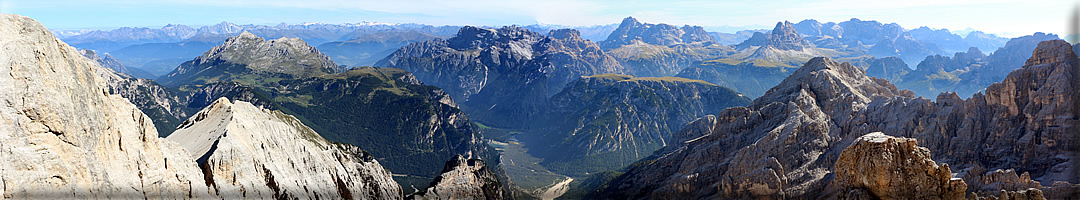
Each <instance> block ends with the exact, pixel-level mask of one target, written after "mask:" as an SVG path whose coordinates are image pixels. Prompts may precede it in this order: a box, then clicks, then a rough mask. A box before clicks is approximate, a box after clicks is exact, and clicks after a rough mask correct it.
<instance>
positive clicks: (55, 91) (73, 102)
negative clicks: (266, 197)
mask: <svg viewBox="0 0 1080 200" xmlns="http://www.w3.org/2000/svg"><path fill="white" fill-rule="evenodd" d="M0 47H2V48H3V51H2V52H3V53H0V63H2V64H0V65H2V66H0V74H2V75H0V141H3V143H0V180H2V181H0V182H2V184H3V185H2V187H0V188H3V189H0V193H3V196H4V198H51V197H62V198H143V197H160V198H201V197H205V196H206V195H208V193H207V189H206V187H205V185H203V181H202V180H201V179H202V177H203V176H202V173H200V172H199V169H198V168H197V167H196V165H194V164H193V163H194V161H193V160H192V159H191V157H189V156H188V155H187V154H188V153H187V151H186V150H184V149H183V148H181V147H179V146H177V145H176V144H175V143H171V142H165V141H164V140H161V139H159V138H157V131H156V130H155V129H154V125H153V123H151V120H150V118H148V117H147V116H146V115H144V114H143V113H142V112H141V111H139V110H138V109H136V108H135V106H134V105H132V104H131V103H130V102H128V101H127V100H125V99H124V98H122V97H120V96H118V95H109V94H108V91H107V85H106V82H105V80H103V78H102V77H100V76H99V74H100V73H102V72H103V71H104V70H107V69H105V68H102V67H100V66H98V65H97V64H96V63H94V62H93V61H90V60H88V59H86V58H84V57H83V56H82V55H81V54H80V53H79V52H78V51H76V49H75V48H73V47H71V46H68V45H67V44H66V43H64V42H62V41H60V40H58V39H56V37H54V36H53V35H52V33H51V32H49V30H48V29H46V28H45V27H44V26H42V25H41V23H39V22H37V21H35V20H33V19H30V18H28V17H23V16H18V15H12V14H2V15H0Z"/></svg>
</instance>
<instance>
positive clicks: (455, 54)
mask: <svg viewBox="0 0 1080 200" xmlns="http://www.w3.org/2000/svg"><path fill="white" fill-rule="evenodd" d="M966 34H967V37H960V35H957V34H953V32H951V31H949V30H945V29H931V28H928V27H920V28H917V29H910V30H909V29H905V28H903V27H901V26H900V25H898V24H895V23H881V22H877V21H864V20H859V19H856V18H852V19H851V20H849V21H844V22H826V23H821V22H818V21H816V20H803V21H800V22H798V23H792V22H788V21H780V22H777V23H776V25H775V27H774V28H773V29H772V30H745V31H741V32H737V33H732V34H728V33H710V32H707V31H706V30H705V28H704V27H701V26H694V25H682V26H675V25H669V24H664V23H645V22H641V21H638V20H637V19H636V18H633V17H627V18H624V19H623V20H622V22H621V23H619V24H611V25H598V26H591V27H566V26H559V25H529V26H516V25H515V26H504V27H485V26H462V27H457V26H428V25H419V24H394V25H391V24H379V23H361V24H337V25H335V24H319V23H307V24H300V25H288V24H279V25H277V26H261V25H236V24H231V23H227V22H223V23H220V24H217V25H213V26H205V27H200V28H198V29H195V28H191V27H187V26H183V25H169V26H166V27H164V28H162V29H148V28H122V29H116V30H112V31H77V32H64V31H49V30H48V29H46V28H45V27H43V26H42V25H41V24H40V23H38V22H37V21H34V20H33V19H30V18H27V17H22V16H18V15H10V14H3V15H0V36H3V37H0V44H3V45H2V46H4V47H5V50H6V52H7V53H4V54H0V62H4V63H9V64H10V65H9V67H0V74H9V75H11V76H3V77H10V78H3V77H0V82H3V83H6V84H0V87H6V89H0V98H6V99H7V100H6V101H0V102H7V103H6V104H0V112H3V113H7V114H4V115H0V116H2V117H0V121H7V122H10V123H2V124H0V130H7V131H0V139H3V140H4V141H8V142H5V144H3V145H0V159H2V160H4V162H0V171H4V172H5V173H0V180H2V181H0V182H3V183H4V184H3V185H4V186H3V187H0V194H4V196H5V197H7V198H200V199H201V198H275V199H294V198H296V199H299V198H309V199H310V198H340V199H552V198H565V199H673V198H674V199H705V198H708V199H749V198H756V199H789V198H790V199H820V198H829V199H832V198H838V199H1044V198H1049V199H1068V198H1071V196H1075V194H1076V193H1077V191H1080V185H1078V184H1076V183H1080V176H1078V174H1080V168H1077V167H1074V164H1073V163H1074V162H1075V155H1076V151H1077V150H1078V149H1080V146H1077V144H1078V143H1077V142H1076V140H1077V136H1076V135H1075V134H1073V133H1078V132H1080V130H1078V129H1077V127H1080V126H1077V125H1080V124H1078V123H1080V120H1078V116H1080V111H1078V110H1077V108H1080V100H1078V99H1077V97H1080V96H1078V95H1076V93H1075V91H1076V88H1078V87H1080V82H1078V81H1077V80H1075V78H1073V77H1080V68H1077V67H1076V66H1078V65H1080V57H1078V56H1077V53H1076V52H1077V49H1080V45H1076V46H1073V45H1070V44H1068V43H1066V42H1064V41H1061V40H1058V36H1057V35H1053V34H1044V33H1035V34H1033V35H1029V36H1024V37H1019V38H1013V39H1005V38H1000V37H997V36H994V35H989V34H985V33H982V32H978V31H968V33H966ZM57 36H59V37H60V38H58V37H57ZM260 36H261V37H260ZM275 38H277V39H275ZM62 40H63V41H62ZM69 43H70V44H72V45H68V44H69ZM73 46H75V47H73ZM77 47H81V49H77ZM983 48H985V49H983ZM984 51H985V52H987V53H989V54H987V53H984ZM367 65H373V66H367ZM154 74H158V75H162V76H155V75H154ZM963 97H967V98H963Z"/></svg>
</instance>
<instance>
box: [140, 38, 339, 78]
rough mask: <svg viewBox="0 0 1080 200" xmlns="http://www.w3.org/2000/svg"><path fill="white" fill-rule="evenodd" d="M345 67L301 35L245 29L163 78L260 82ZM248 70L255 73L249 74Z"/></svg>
mask: <svg viewBox="0 0 1080 200" xmlns="http://www.w3.org/2000/svg"><path fill="white" fill-rule="evenodd" d="M342 71H345V69H344V68H343V67H341V66H338V65H337V64H335V63H334V61H332V60H330V57H327V56H326V55H323V54H322V53H321V52H319V50H317V49H315V47H312V46H310V45H308V44H307V43H306V42H304V41H303V40H301V39H299V38H281V39H275V40H265V39H263V38H261V37H258V36H255V35H254V34H251V33H249V32H246V31H245V32H243V33H241V34H240V35H238V36H233V37H229V39H227V40H225V43H224V44H222V45H221V46H217V47H214V48H213V49H210V51H206V52H205V53H203V55H202V56H199V57H196V58H195V60H191V61H188V62H184V64H181V65H180V67H178V68H176V70H174V71H173V72H172V73H169V75H166V76H165V77H162V78H161V80H160V81H161V82H162V84H163V85H166V86H170V87H174V86H179V85H184V84H205V83H207V82H212V81H246V82H248V84H259V83H261V82H262V81H263V80H264V79H269V78H274V77H276V78H308V77H314V76H319V75H323V74H330V73H336V72H342ZM248 74H254V75H255V76H245V75H248Z"/></svg>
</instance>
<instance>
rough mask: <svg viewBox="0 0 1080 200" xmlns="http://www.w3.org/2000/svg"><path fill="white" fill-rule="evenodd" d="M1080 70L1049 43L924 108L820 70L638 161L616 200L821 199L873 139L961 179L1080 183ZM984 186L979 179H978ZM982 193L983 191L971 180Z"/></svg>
mask: <svg viewBox="0 0 1080 200" xmlns="http://www.w3.org/2000/svg"><path fill="white" fill-rule="evenodd" d="M1077 66H1080V58H1078V57H1077V56H1076V54H1075V53H1073V51H1072V46H1070V45H1068V44H1067V43H1065V42H1064V41H1061V40H1054V41H1044V42H1041V43H1040V45H1039V47H1038V48H1037V49H1035V51H1034V52H1033V54H1032V57H1031V58H1030V59H1028V62H1027V63H1026V64H1024V65H1023V67H1021V69H1018V70H1015V71H1013V72H1012V73H1010V74H1009V76H1008V77H1007V78H1005V79H1004V80H1003V81H1002V82H1001V83H995V84H993V85H991V86H990V87H988V88H986V92H985V93H977V94H975V95H974V96H973V97H972V98H969V99H967V100H963V99H960V98H959V97H958V96H956V94H955V93H943V94H941V95H939V96H938V98H937V100H936V101H933V102H932V101H930V100H928V99H924V98H916V97H914V95H913V94H912V93H911V92H909V91H901V90H897V89H896V87H895V86H893V85H891V84H888V83H887V82H886V81H884V80H881V79H876V78H869V77H866V76H865V75H864V74H863V72H862V70H861V69H858V68H855V67H854V66H851V65H850V64H840V63H836V62H832V61H831V59H827V58H816V59H813V60H811V61H810V62H808V63H807V64H806V65H804V66H803V67H802V68H800V69H799V70H798V71H796V72H795V73H793V75H792V76H790V77H788V78H787V79H785V80H784V82H782V83H781V84H780V85H778V86H776V87H774V88H773V89H771V90H770V91H769V92H768V93H766V94H765V95H764V96H762V97H761V98H758V99H756V100H755V101H754V103H752V104H751V105H749V106H747V107H735V108H729V109H726V110H724V111H723V112H720V113H719V114H718V115H716V118H717V122H716V124H715V125H714V126H713V130H712V132H711V134H710V135H706V136H703V137H700V138H698V139H695V140H693V141H692V142H688V143H686V146H685V147H681V148H678V149H676V150H673V151H670V152H662V154H658V155H654V156H655V157H656V159H653V160H646V161H640V162H639V163H638V164H635V165H634V166H633V167H630V168H629V169H628V171H627V172H626V173H625V174H624V175H622V176H620V177H618V178H615V179H614V180H613V181H612V182H611V183H609V185H610V186H609V187H608V188H607V189H606V190H605V191H604V192H602V193H601V196H604V197H607V198H616V199H623V198H630V197H632V198H666V197H667V198H669V197H684V198H696V197H715V198H740V197H772V198H779V197H805V198H816V197H821V196H822V195H823V194H821V193H820V191H824V186H825V185H826V184H828V182H829V181H830V179H829V178H828V177H830V175H832V174H833V172H835V171H834V170H835V168H833V167H834V164H835V162H836V160H837V158H838V157H839V155H840V153H841V151H842V150H843V149H844V148H846V147H848V146H850V144H851V143H852V142H853V141H855V138H857V137H858V136H861V135H862V134H864V133H869V132H884V133H888V134H890V135H897V136H902V137H907V138H914V139H917V140H918V141H920V142H922V144H921V145H922V146H924V147H926V148H927V149H929V150H930V151H933V152H934V155H933V157H932V159H933V160H936V161H939V162H946V163H950V164H952V165H951V167H953V168H955V169H965V171H971V170H967V169H968V168H971V167H976V166H978V167H982V168H985V169H989V170H997V169H1015V170H1016V171H1020V172H1024V173H1028V174H1030V177H1032V180H1036V181H1039V182H1042V183H1051V182H1055V181H1062V182H1068V183H1080V175H1078V174H1077V173H1076V171H1077V170H1076V169H1075V167H1074V165H1072V164H1071V163H1074V162H1076V161H1075V159H1077V158H1075V152H1074V151H1075V149H1077V148H1076V147H1075V146H1076V145H1075V144H1076V142H1075V141H1076V139H1077V138H1076V136H1075V135H1074V134H1072V133H1077V132H1080V130H1078V128H1080V124H1078V123H1080V114H1078V108H1080V102H1078V101H1080V99H1077V97H1078V95H1076V94H1075V92H1074V91H1076V88H1077V87H1078V86H1080V79H1074V78H1068V77H1077V76H1080V67H1077ZM971 177H976V176H971ZM965 182H975V180H965Z"/></svg>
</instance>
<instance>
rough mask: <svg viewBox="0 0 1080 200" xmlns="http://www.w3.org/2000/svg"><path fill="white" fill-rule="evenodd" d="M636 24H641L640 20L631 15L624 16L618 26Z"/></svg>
mask: <svg viewBox="0 0 1080 200" xmlns="http://www.w3.org/2000/svg"><path fill="white" fill-rule="evenodd" d="M637 24H641V22H640V21H638V20H637V19H635V18H634V17H633V16H626V18H623V20H622V23H619V26H628V25H637Z"/></svg>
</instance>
